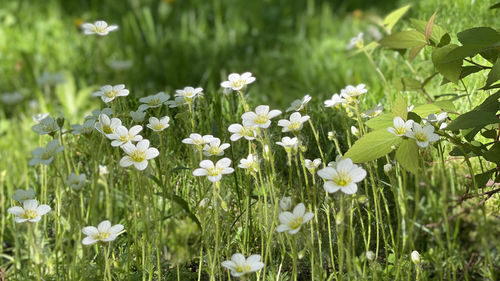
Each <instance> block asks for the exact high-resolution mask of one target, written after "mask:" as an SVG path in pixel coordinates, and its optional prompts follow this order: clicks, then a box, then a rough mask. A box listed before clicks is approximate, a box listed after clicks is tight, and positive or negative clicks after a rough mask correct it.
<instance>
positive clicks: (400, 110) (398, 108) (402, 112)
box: [392, 95, 408, 120]
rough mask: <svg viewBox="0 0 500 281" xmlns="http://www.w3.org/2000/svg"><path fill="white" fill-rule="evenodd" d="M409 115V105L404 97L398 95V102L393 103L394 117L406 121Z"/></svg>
mask: <svg viewBox="0 0 500 281" xmlns="http://www.w3.org/2000/svg"><path fill="white" fill-rule="evenodd" d="M407 115H408V104H407V103H406V100H405V98H403V96H402V95H397V96H396V100H394V102H393V103H392V117H393V118H394V117H396V116H399V117H401V118H403V119H404V120H406V117H407Z"/></svg>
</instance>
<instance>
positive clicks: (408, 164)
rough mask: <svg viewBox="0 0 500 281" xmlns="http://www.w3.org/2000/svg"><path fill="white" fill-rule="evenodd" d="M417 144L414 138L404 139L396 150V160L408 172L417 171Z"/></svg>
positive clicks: (414, 172)
mask: <svg viewBox="0 0 500 281" xmlns="http://www.w3.org/2000/svg"><path fill="white" fill-rule="evenodd" d="M418 157H419V156H418V146H417V143H416V142H415V140H413V139H405V140H403V141H402V142H401V144H400V145H399V147H398V150H396V160H397V161H398V163H399V164H400V165H401V167H403V169H405V170H407V171H408V172H410V173H413V174H416V173H418Z"/></svg>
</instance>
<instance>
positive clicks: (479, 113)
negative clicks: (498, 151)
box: [445, 110, 499, 131]
mask: <svg viewBox="0 0 500 281" xmlns="http://www.w3.org/2000/svg"><path fill="white" fill-rule="evenodd" d="M498 122H499V119H498V117H497V116H496V114H495V112H492V111H483V110H473V111H469V112H467V113H464V114H462V115H460V116H458V117H457V118H456V119H455V120H453V121H452V122H451V123H450V124H449V125H448V126H446V128H445V130H451V131H456V130H462V129H469V128H482V127H483V126H485V125H489V124H495V123H498Z"/></svg>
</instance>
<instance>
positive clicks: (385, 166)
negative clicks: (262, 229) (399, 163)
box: [384, 163, 392, 174]
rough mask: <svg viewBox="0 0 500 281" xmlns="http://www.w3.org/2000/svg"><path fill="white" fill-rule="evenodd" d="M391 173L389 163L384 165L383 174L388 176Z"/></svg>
mask: <svg viewBox="0 0 500 281" xmlns="http://www.w3.org/2000/svg"><path fill="white" fill-rule="evenodd" d="M391 171H392V165H391V163H387V164H385V165H384V172H385V173H386V174H388V173H390V172H391Z"/></svg>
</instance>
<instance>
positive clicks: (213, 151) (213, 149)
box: [207, 146, 221, 155]
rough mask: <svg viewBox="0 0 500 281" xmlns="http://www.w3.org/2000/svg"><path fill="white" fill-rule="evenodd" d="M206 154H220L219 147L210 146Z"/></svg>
mask: <svg viewBox="0 0 500 281" xmlns="http://www.w3.org/2000/svg"><path fill="white" fill-rule="evenodd" d="M207 152H208V153H210V154H212V155H217V154H219V153H220V152H221V150H220V147H218V146H210V147H209V148H208V149H207Z"/></svg>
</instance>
